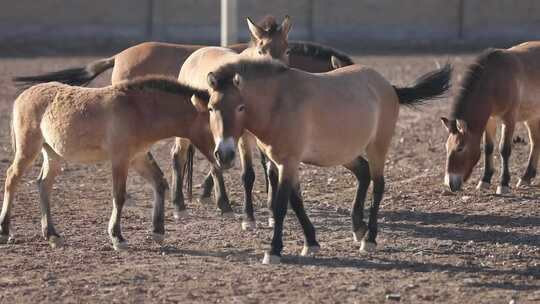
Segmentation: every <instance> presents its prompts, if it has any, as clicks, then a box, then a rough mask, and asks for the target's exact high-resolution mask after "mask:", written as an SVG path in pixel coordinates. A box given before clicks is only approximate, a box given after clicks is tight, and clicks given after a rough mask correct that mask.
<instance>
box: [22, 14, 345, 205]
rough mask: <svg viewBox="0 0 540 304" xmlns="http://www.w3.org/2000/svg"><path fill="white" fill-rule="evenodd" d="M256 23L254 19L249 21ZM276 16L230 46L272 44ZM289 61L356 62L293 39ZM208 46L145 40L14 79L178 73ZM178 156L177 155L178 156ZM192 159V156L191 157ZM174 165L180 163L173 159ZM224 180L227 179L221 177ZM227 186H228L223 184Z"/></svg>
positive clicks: (206, 191)
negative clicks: (68, 66) (83, 61)
mask: <svg viewBox="0 0 540 304" xmlns="http://www.w3.org/2000/svg"><path fill="white" fill-rule="evenodd" d="M248 22H249V23H252V22H251V21H248ZM273 24H274V25H275V24H276V22H275V19H274V18H273V17H271V16H269V17H265V18H264V19H263V20H261V22H259V23H258V24H257V27H258V30H257V31H258V32H259V34H260V35H259V36H262V37H263V38H264V39H262V40H257V39H256V38H255V35H252V36H254V37H253V38H252V41H250V43H244V44H236V45H232V46H230V48H231V49H233V50H234V51H236V52H241V51H243V50H245V49H246V48H248V47H249V46H253V45H255V46H258V47H259V48H267V49H268V48H269V47H268V44H269V43H272V41H273V39H271V38H273V37H276V38H281V35H280V31H272V32H270V31H268V30H267V29H270V28H274V29H275V26H274V25H273ZM288 44H289V65H290V66H292V67H295V68H298V69H302V70H306V71H309V72H324V71H329V70H331V69H332V65H331V62H332V61H333V60H335V59H338V61H340V62H341V63H342V64H343V65H351V64H353V62H352V60H351V58H349V57H348V56H347V55H345V54H344V53H342V52H339V51H337V50H335V49H332V48H330V47H327V46H323V45H319V44H314V43H311V42H291V41H289V43H288ZM202 47H204V46H200V45H182V44H170V43H161V42H145V43H141V44H138V45H135V46H132V47H130V48H128V49H125V50H124V51H122V52H120V53H118V54H116V55H114V56H112V57H109V58H104V59H100V60H97V61H94V62H91V63H89V64H87V65H86V66H84V67H78V68H72V69H66V70H61V71H56V72H52V73H48V74H43V75H37V76H27V77H16V78H14V81H16V82H18V83H19V84H22V85H31V84H36V83H41V82H49V81H59V82H62V83H66V84H71V85H85V84H88V83H89V82H90V81H92V80H93V79H94V78H96V77H97V76H98V75H99V74H101V73H103V72H105V71H106V70H108V69H110V68H113V71H112V77H111V83H112V84H113V85H114V84H116V83H119V82H121V81H125V80H133V79H135V78H137V77H141V76H147V75H163V76H169V77H177V76H178V71H179V67H180V66H182V64H183V62H184V61H185V60H186V58H187V57H188V56H189V55H191V53H193V52H194V51H196V50H197V49H199V48H202ZM176 158H177V157H176V156H175V157H173V159H176ZM188 162H190V160H188ZM173 167H175V168H177V167H179V166H178V164H174V163H173ZM182 179H183V177H182V176H181V170H175V171H174V172H173V191H172V193H171V194H172V201H173V204H174V205H175V210H177V211H179V212H181V211H182V210H185V204H184V196H183V193H182ZM221 183H223V180H221ZM203 185H204V187H203V191H202V192H203V196H206V197H208V196H209V195H210V193H211V189H212V186H213V179H212V178H209V177H207V178H206V180H205V182H204V183H203ZM220 189H224V188H220ZM220 198H221V201H224V202H226V204H225V205H228V201H227V197H226V193H225V192H223V193H217V194H216V201H218V202H219V201H220Z"/></svg>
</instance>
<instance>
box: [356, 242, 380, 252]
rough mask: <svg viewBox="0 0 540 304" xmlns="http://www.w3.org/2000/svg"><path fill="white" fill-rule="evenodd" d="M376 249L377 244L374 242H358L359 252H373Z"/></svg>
mask: <svg viewBox="0 0 540 304" xmlns="http://www.w3.org/2000/svg"><path fill="white" fill-rule="evenodd" d="M376 249H377V244H375V243H372V242H366V241H364V240H362V242H361V243H360V252H364V253H367V252H374V251H375V250H376Z"/></svg>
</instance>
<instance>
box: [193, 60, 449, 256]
mask: <svg viewBox="0 0 540 304" xmlns="http://www.w3.org/2000/svg"><path fill="white" fill-rule="evenodd" d="M450 78H451V68H450V66H449V65H447V66H445V67H444V68H442V69H441V70H437V71H434V72H431V73H429V74H426V75H425V76H423V77H421V78H420V79H418V81H417V82H416V83H415V85H414V86H411V87H406V88H396V87H394V86H392V85H391V84H390V83H389V82H388V81H387V80H386V79H385V78H384V77H382V76H381V75H380V74H379V73H377V72H376V71H374V70H372V69H369V68H366V67H361V66H358V65H353V66H348V67H344V68H341V69H337V70H335V71H332V72H328V73H320V74H311V73H307V72H303V71H300V70H296V69H292V68H288V67H287V66H286V65H284V64H282V63H279V62H277V61H240V62H237V63H232V64H228V65H225V66H222V67H221V68H219V69H218V70H217V71H215V72H212V73H210V74H209V75H208V86H209V87H210V88H211V90H210V91H209V92H210V101H209V103H208V104H207V103H206V101H205V100H204V99H200V98H196V97H195V98H194V99H193V100H194V102H195V104H196V107H197V109H198V110H200V111H204V110H205V109H208V110H209V111H210V129H211V131H212V133H213V136H214V140H215V142H216V150H215V157H216V160H217V162H218V164H219V165H220V166H222V167H228V166H229V164H230V163H231V162H232V161H233V160H234V158H235V144H236V143H237V142H238V140H239V138H240V137H241V136H242V134H243V133H244V131H245V130H247V131H249V132H251V133H252V134H253V135H255V136H256V137H257V140H258V145H259V147H260V148H261V149H262V150H263V151H264V152H265V153H266V155H268V157H269V158H270V159H271V160H272V162H273V164H274V166H273V167H274V168H273V169H272V171H273V173H272V172H271V174H270V181H271V182H270V184H271V191H270V195H269V196H270V199H271V206H272V210H273V216H274V219H275V225H274V235H273V238H272V245H271V249H270V251H269V252H266V254H265V258H264V260H263V263H278V262H279V261H280V257H281V251H282V248H283V242H282V233H283V220H284V217H285V214H286V211H287V203H288V202H289V200H290V204H291V206H292V209H293V211H294V212H295V214H296V216H297V218H298V220H299V222H300V224H301V225H302V228H303V231H304V236H305V244H304V249H303V251H302V255H308V254H314V253H315V252H317V251H318V250H319V244H318V242H317V240H316V237H315V229H314V227H313V225H312V224H311V221H310V220H309V218H308V216H307V214H306V212H305V210H304V206H303V202H302V197H301V194H300V182H299V180H298V168H299V165H300V162H304V163H307V164H312V165H317V166H323V167H327V166H338V165H343V166H345V167H346V168H347V169H349V170H350V171H351V172H353V174H354V175H355V176H356V178H357V179H358V189H357V195H356V198H355V201H354V204H353V208H352V213H351V214H352V222H353V233H354V237H355V239H356V240H361V241H362V243H361V250H372V249H374V248H375V246H376V241H375V238H376V236H377V213H378V210H379V203H380V201H381V199H382V196H383V192H384V163H385V159H386V154H387V152H388V149H389V147H390V142H391V139H392V136H393V134H394V128H395V125H396V121H397V118H398V113H399V108H400V106H401V105H415V104H419V103H422V102H424V101H426V100H428V99H431V98H436V97H439V96H440V95H441V94H443V93H445V92H446V91H447V90H448V88H449V81H450ZM329 101H331V102H329ZM371 180H373V183H374V186H373V204H372V206H371V212H370V215H369V223H368V224H367V225H366V224H365V223H364V220H363V207H364V200H365V196H366V192H367V189H368V186H369V184H370V181H371Z"/></svg>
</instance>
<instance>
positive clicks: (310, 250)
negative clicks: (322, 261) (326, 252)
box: [300, 246, 321, 256]
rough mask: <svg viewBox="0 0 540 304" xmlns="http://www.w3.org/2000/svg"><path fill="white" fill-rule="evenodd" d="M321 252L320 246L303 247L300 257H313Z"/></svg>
mask: <svg viewBox="0 0 540 304" xmlns="http://www.w3.org/2000/svg"><path fill="white" fill-rule="evenodd" d="M320 250H321V246H304V248H303V249H302V252H301V253H300V255H301V256H315V255H316V254H317V253H318V252H319V251H320Z"/></svg>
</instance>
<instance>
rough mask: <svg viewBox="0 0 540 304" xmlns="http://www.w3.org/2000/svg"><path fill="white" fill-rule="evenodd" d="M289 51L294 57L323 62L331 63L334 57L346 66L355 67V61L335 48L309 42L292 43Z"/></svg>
mask: <svg viewBox="0 0 540 304" xmlns="http://www.w3.org/2000/svg"><path fill="white" fill-rule="evenodd" d="M289 51H290V54H293V55H302V56H306V57H315V58H318V59H321V60H322V61H328V62H330V58H331V57H332V56H334V57H336V58H337V59H339V60H340V61H341V62H343V63H344V64H345V65H353V64H354V61H353V60H352V59H351V57H349V56H348V55H346V54H345V53H343V52H341V51H339V50H336V49H334V48H331V47H328V46H324V45H320V44H317V43H313V42H307V41H290V42H289Z"/></svg>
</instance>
